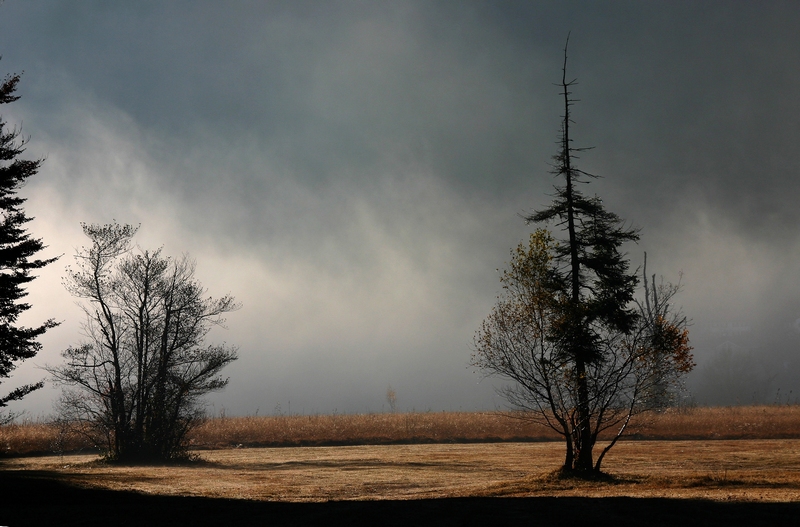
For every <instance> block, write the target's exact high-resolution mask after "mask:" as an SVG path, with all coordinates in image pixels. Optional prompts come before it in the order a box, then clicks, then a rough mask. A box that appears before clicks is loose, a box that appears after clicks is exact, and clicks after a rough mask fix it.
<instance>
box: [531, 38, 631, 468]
mask: <svg viewBox="0 0 800 527" xmlns="http://www.w3.org/2000/svg"><path fill="white" fill-rule="evenodd" d="M567 42H569V40H568V41H567ZM575 83H576V81H575V80H572V81H569V82H568V81H567V48H566V47H565V48H564V66H563V69H562V80H561V87H562V89H563V91H562V93H561V94H562V95H563V96H564V115H563V120H562V123H561V137H560V141H559V144H560V148H559V151H558V154H556V155H555V156H554V157H553V159H554V160H555V163H554V164H553V173H554V174H555V175H556V176H557V177H559V178H561V179H562V181H563V184H561V185H557V186H556V189H555V190H556V193H555V199H554V201H553V203H552V204H551V205H550V206H549V207H548V208H546V209H544V210H541V211H538V212H536V213H534V214H532V215H530V216H528V217H526V218H525V219H526V220H527V221H529V222H537V223H538V222H556V223H557V224H558V225H559V226H561V227H562V228H563V230H565V231H566V234H567V236H566V239H565V240H564V242H563V243H561V244H558V245H557V246H556V247H555V249H554V253H555V254H554V259H555V263H556V266H555V268H554V271H553V273H552V277H551V279H552V280H553V282H554V283H555V284H557V285H558V289H559V290H560V291H561V292H562V295H561V296H562V298H561V300H562V301H561V302H559V304H558V305H559V316H558V317H556V319H555V323H554V324H551V326H550V328H549V332H548V338H549V340H550V341H551V342H554V343H555V344H556V346H557V348H558V349H559V351H560V352H561V353H562V354H564V356H565V357H566V358H568V359H569V360H571V361H572V362H573V363H574V366H575V378H576V389H577V400H578V407H577V408H576V410H577V414H578V430H576V432H577V433H576V437H574V438H573V444H574V448H575V456H576V457H575V460H574V464H573V467H574V468H575V469H576V470H578V471H591V470H592V469H593V460H592V447H593V446H594V442H595V439H596V438H595V437H593V433H592V427H591V423H590V416H591V414H592V408H591V407H592V405H593V404H594V401H593V400H592V398H591V397H590V390H589V382H590V380H589V378H588V377H587V365H589V364H591V363H594V362H598V361H603V360H604V357H603V354H602V351H601V350H602V349H603V347H602V346H601V345H600V343H601V342H602V340H603V338H604V335H606V334H608V333H609V332H611V333H621V334H626V333H629V332H630V331H632V330H633V328H634V327H635V325H636V323H637V320H638V317H639V314H638V313H637V312H636V310H635V309H633V308H632V307H631V304H632V301H633V298H634V292H635V289H636V286H637V283H638V278H637V276H636V275H635V274H634V273H631V272H630V270H629V264H628V261H627V259H626V258H625V255H624V254H623V253H622V252H621V251H620V247H621V245H622V244H623V243H625V242H628V241H636V240H638V239H639V236H638V234H637V232H636V230H635V229H631V228H626V227H625V225H624V223H623V221H622V220H621V219H620V218H619V216H617V215H616V214H614V213H612V212H609V211H607V210H606V209H605V207H604V206H603V203H602V201H601V200H600V198H598V197H596V196H595V197H591V198H589V197H586V196H584V195H583V193H581V191H580V190H579V189H578V188H577V186H578V185H580V184H585V183H587V182H588V179H587V178H594V177H596V176H593V175H591V174H588V173H586V172H584V171H582V170H579V169H578V168H577V167H576V166H575V159H576V153H577V152H580V151H583V150H586V149H585V148H583V149H582V148H574V147H573V146H572V139H571V138H570V135H569V131H570V130H569V126H570V123H571V122H572V121H571V120H570V107H571V106H572V105H573V104H574V102H575V100H574V99H572V98H571V94H572V92H571V91H570V87H571V86H573V85H574V84H575ZM567 466H569V462H568V464H567Z"/></svg>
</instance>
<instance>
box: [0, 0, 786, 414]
mask: <svg viewBox="0 0 800 527" xmlns="http://www.w3.org/2000/svg"><path fill="white" fill-rule="evenodd" d="M798 16H800V15H798V13H797V10H796V8H795V7H794V6H793V5H792V4H791V3H786V4H784V3H777V2H776V3H771V4H768V5H766V6H763V5H762V6H758V7H756V6H754V5H752V4H750V3H747V2H742V3H732V4H731V3H726V4H725V9H721V5H717V4H714V3H703V4H694V3H685V4H676V3H672V2H669V3H667V2H664V3H652V2H651V3H647V4H642V3H630V4H625V3H615V4H606V5H603V4H596V3H585V2H554V3H549V4H548V3H536V4H532V3H529V2H510V1H509V2H502V3H496V2H467V3H458V4H452V3H430V2H411V1H409V2H393V3H381V4H375V3H372V2H329V3H325V4H319V3H313V2H270V3H245V2H243V3H240V4H233V5H225V6H222V5H220V4H219V3H214V2H170V3H169V4H166V5H164V4H161V3H139V4H136V5H135V6H134V5H132V4H130V3H127V2H126V3H122V2H120V3H113V2H111V3H109V2H82V3H80V4H75V3H72V2H36V1H31V2H24V3H23V2H13V1H11V0H9V1H7V2H5V3H4V4H3V5H2V6H0V52H1V53H2V54H3V60H2V62H0V71H21V70H25V75H24V77H23V81H22V84H21V85H20V92H21V95H22V96H23V98H22V99H21V100H20V101H18V102H17V103H14V104H13V105H7V107H6V108H4V109H3V111H4V112H5V113H4V117H5V118H6V119H7V120H8V121H9V122H11V123H18V122H22V123H23V124H24V130H25V132H26V133H27V134H31V136H32V139H31V142H30V144H29V149H28V154H29V155H30V156H33V157H36V156H45V157H46V158H47V159H46V162H45V164H44V166H43V169H42V171H41V173H40V174H39V175H38V176H37V177H36V178H35V179H34V180H32V181H31V182H30V184H29V186H28V188H26V195H27V196H28V197H29V203H28V206H27V210H28V211H29V212H30V213H31V214H32V215H34V216H36V220H35V221H34V222H33V223H32V224H31V230H32V232H33V233H34V234H35V235H36V236H41V237H42V238H44V240H45V242H46V243H47V244H48V245H49V246H50V247H49V249H48V251H50V253H52V254H62V253H63V254H64V257H62V259H61V260H60V261H59V262H58V263H56V264H54V265H52V266H50V267H49V268H48V269H45V270H43V271H42V273H41V278H40V279H39V280H37V281H36V282H35V283H34V284H33V286H32V287H31V300H32V303H33V305H34V306H35V308H34V310H32V312H31V313H30V316H31V317H32V318H31V320H32V321H35V320H40V319H42V318H46V317H49V316H55V317H56V318H59V319H62V320H64V324H63V325H62V326H61V327H60V328H58V329H55V330H53V331H52V332H51V333H50V334H48V335H47V336H46V337H45V339H43V342H44V343H45V351H44V352H43V354H42V356H41V357H40V358H37V359H36V360H35V361H34V362H35V363H44V362H53V361H57V360H58V352H59V351H60V349H62V348H63V347H65V346H66V345H69V344H71V343H74V342H76V341H77V340H78V339H79V338H80V336H79V325H80V312H79V310H78V309H77V307H76V306H74V304H73V303H72V299H70V298H69V296H68V295H67V294H66V292H65V291H64V290H63V288H62V287H61V285H60V276H61V275H62V274H63V268H64V266H65V265H66V264H68V263H69V262H70V261H71V255H72V254H73V253H74V248H75V247H76V246H79V245H80V244H82V243H83V240H82V234H81V231H80V226H79V222H80V221H88V222H99V223H104V222H109V221H111V220H112V219H116V220H117V221H120V222H127V223H141V224H142V227H141V230H140V232H139V234H138V235H137V241H138V243H140V245H142V246H143V247H148V248H152V247H158V246H161V245H163V246H164V250H165V252H166V253H167V254H174V255H178V254H180V253H183V252H186V253H189V254H191V255H192V256H194V257H195V258H196V259H197V262H198V267H197V269H198V274H199V276H200V278H201V280H202V281H203V283H204V284H205V285H206V286H207V287H208V288H209V292H210V294H213V295H222V294H225V293H228V292H230V293H232V294H233V295H234V296H236V297H237V298H238V299H240V300H241V301H242V303H243V308H242V309H241V310H240V311H238V312H236V313H232V314H231V315H230V317H229V320H228V326H229V329H228V330H221V329H220V330H218V331H215V332H214V333H213V338H215V339H224V340H226V341H227V342H229V343H231V344H236V345H239V346H240V348H241V359H240V360H239V361H238V362H237V363H235V364H234V365H232V366H231V367H230V369H229V375H230V376H231V384H230V386H229V387H228V388H227V389H226V391H225V392H223V393H221V394H219V395H215V396H214V397H213V398H212V402H213V403H214V405H215V408H219V406H221V405H224V406H225V407H226V408H228V410H230V411H234V412H238V413H244V412H253V411H255V409H256V408H260V411H261V412H262V413H263V412H267V411H271V409H272V408H273V407H274V406H275V405H276V404H278V403H280V404H281V405H282V408H283V410H284V411H286V410H287V409H288V408H287V407H286V406H287V405H288V404H289V401H291V410H292V411H301V410H303V411H312V412H313V411H332V410H333V409H337V410H338V411H365V410H380V408H381V406H382V405H383V403H384V393H385V389H386V385H387V384H392V386H393V387H394V388H395V389H396V390H397V393H398V405H399V407H401V408H406V407H408V408H411V407H414V408H417V409H427V408H433V409H438V408H444V409H447V408H454V409H458V408H464V409H471V408H486V407H494V406H495V405H496V404H501V403H500V401H499V400H498V399H497V398H496V397H495V396H494V395H493V393H492V389H491V381H483V382H481V383H480V384H478V381H479V376H478V375H475V374H473V372H472V370H471V368H469V367H468V362H469V356H470V343H471V339H472V334H473V331H474V330H475V329H476V328H477V327H478V325H479V323H480V321H481V320H482V318H483V317H484V316H486V315H487V314H488V312H489V310H490V308H491V306H492V304H493V302H494V297H495V294H496V293H497V290H498V289H499V282H498V280H497V274H496V272H495V269H496V268H498V267H502V265H503V264H504V262H505V261H507V260H508V251H509V249H510V248H511V247H513V246H514V245H516V244H517V243H518V242H519V241H521V240H523V239H525V238H526V237H527V233H528V232H530V230H531V228H532V227H531V226H526V225H524V222H522V220H521V219H520V217H519V215H518V214H519V213H524V212H527V211H530V210H532V209H537V208H541V207H542V206H544V205H546V204H547V202H548V201H549V199H550V198H549V197H548V193H549V192H550V190H551V188H552V184H553V180H552V177H551V175H550V174H548V172H547V171H548V165H547V163H548V161H549V159H550V156H551V155H552V154H553V153H554V152H555V148H556V147H555V144H554V141H555V140H556V138H557V129H558V126H559V115H560V113H561V108H560V106H559V103H560V99H559V96H558V88H557V87H555V86H553V84H552V83H553V82H556V81H558V80H559V78H560V74H561V70H560V68H561V65H562V60H563V55H562V49H563V44H564V39H565V37H566V34H567V32H568V31H570V30H572V37H571V44H570V62H569V73H568V75H569V76H571V77H578V78H579V80H580V84H578V85H577V86H576V87H575V92H576V93H575V94H576V97H577V98H579V99H581V102H580V103H579V104H578V105H577V106H576V107H575V108H574V117H575V120H576V124H575V127H574V132H575V138H576V141H577V142H578V143H579V144H581V145H588V146H592V145H594V146H596V147H597V148H596V149H595V150H593V151H590V152H587V153H586V154H585V155H584V156H583V159H581V167H582V168H584V169H586V170H588V171H590V172H593V173H597V174H599V175H602V176H604V178H603V179H599V180H596V181H593V182H592V183H591V185H590V187H588V189H587V191H588V192H590V193H594V192H596V193H598V194H599V195H601V196H602V197H603V198H604V200H605V202H606V203H607V205H608V207H609V208H610V209H611V210H614V211H615V212H617V213H619V214H620V215H621V216H622V217H624V218H626V219H628V220H629V221H631V222H632V223H633V224H634V225H637V226H639V227H641V228H642V241H641V242H640V244H639V245H638V246H632V247H630V248H629V252H630V255H631V258H632V260H633V262H634V263H635V264H637V265H638V264H639V263H640V262H641V253H642V252H643V251H647V252H648V256H649V257H648V264H649V270H650V271H651V272H655V273H658V274H664V275H665V276H666V277H667V278H668V279H670V280H676V279H677V277H678V273H679V272H680V271H683V273H684V274H683V277H684V278H683V280H684V284H685V292H684V294H683V295H682V297H681V301H682V302H683V304H684V306H685V311H686V314H687V315H688V316H689V317H690V318H692V319H694V320H695V322H696V324H695V326H694V328H693V332H694V334H695V335H696V340H695V342H696V346H697V354H698V357H699V358H700V359H701V361H704V360H710V358H712V357H713V356H714V354H715V353H716V346H717V345H718V343H717V342H716V341H715V340H714V337H713V335H711V333H710V331H708V328H709V327H710V326H711V325H713V324H718V323H725V322H727V321H730V320H748V321H752V325H753V327H754V328H755V329H754V331H756V330H758V331H761V332H762V333H767V334H772V335H773V336H771V337H769V338H767V337H764V338H763V339H762V341H763V342H767V341H769V342H770V344H769V346H768V347H769V348H770V349H774V350H777V351H775V352H774V356H775V357H778V356H780V357H781V360H782V361H783V360H784V358H785V357H787V356H790V355H791V354H792V353H794V352H795V351H796V350H797V345H798V341H797V339H795V338H794V334H793V333H792V334H788V333H787V334H784V333H782V332H781V331H782V330H773V329H771V328H772V326H773V325H776V324H777V326H780V327H783V326H782V324H783V325H784V326H785V325H786V324H784V322H785V321H786V320H789V321H790V322H791V321H792V320H793V319H792V317H796V316H800V305H798V303H797V300H796V299H797V298H798V294H800V291H798V288H800V287H799V286H797V285H795V283H794V281H792V280H791V278H790V277H792V276H794V275H795V274H796V273H797V271H796V265H795V262H796V261H797V256H800V254H799V253H800V239H798V235H797V234H796V233H797V227H798V224H799V223H800V213H798V210H799V209H798V208H797V207H796V206H795V203H796V202H797V201H798V198H800V179H798V178H796V177H794V174H795V173H796V172H797V169H798V161H797V159H796V156H795V154H794V150H795V149H796V144H797V140H798V137H799V136H800V127H798V124H797V120H796V119H795V118H794V117H793V116H794V115H796V114H797V113H798V110H800V108H798V104H800V100H798V97H797V95H796V94H797V93H800V90H798V88H800V74H798V71H800V68H798V67H797V66H798V63H800V37H799V36H798V34H797V31H796V27H797V22H798V20H797V18H798ZM145 35H146V37H145ZM784 319H785V320H784ZM790 319H791V320H790ZM748 323H749V322H748ZM775 335H777V336H775ZM792 339H794V340H792ZM756 340H758V339H756ZM759 353H762V352H759ZM763 353H772V352H771V351H763ZM776 360H777V359H776ZM792 368H795V369H794V370H792V371H800V365H797V366H792ZM789 369H790V370H791V368H789ZM37 376H41V372H39V371H37V370H36V369H35V368H33V365H32V364H25V365H24V366H23V367H22V368H21V369H20V371H19V374H18V375H17V376H16V377H15V378H16V379H19V380H20V382H22V381H23V380H27V379H33V378H37ZM782 382H783V381H782ZM784 389H786V388H784ZM53 395H54V392H53V391H52V390H49V389H48V390H47V391H46V392H44V391H43V392H42V393H40V394H34V395H32V396H31V397H30V398H29V399H28V400H27V401H26V402H25V404H26V405H27V406H28V407H29V408H31V409H32V410H33V411H35V412H46V411H48V408H49V401H50V399H52V397H53Z"/></svg>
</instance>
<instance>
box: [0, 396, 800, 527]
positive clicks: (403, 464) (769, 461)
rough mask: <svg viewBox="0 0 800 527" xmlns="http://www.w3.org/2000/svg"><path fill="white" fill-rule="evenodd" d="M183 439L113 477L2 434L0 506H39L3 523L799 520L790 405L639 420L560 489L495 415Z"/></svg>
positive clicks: (432, 415) (206, 426)
mask: <svg viewBox="0 0 800 527" xmlns="http://www.w3.org/2000/svg"><path fill="white" fill-rule="evenodd" d="M190 439H191V442H192V448H193V451H192V453H193V455H194V456H195V457H196V459H195V460H194V461H192V462H186V463H182V464H178V465H175V464H171V465H149V466H121V465H111V464H107V463H105V462H102V461H101V460H100V458H99V457H98V455H97V450H96V449H95V448H94V447H93V446H92V445H88V444H85V443H82V442H81V439H80V438H79V437H74V436H68V437H67V436H65V435H64V434H62V433H61V431H60V430H59V427H57V426H55V425H53V424H48V423H43V422H22V423H18V424H13V425H8V426H4V427H0V445H2V447H3V449H4V450H5V453H6V455H5V456H3V458H0V468H1V469H0V492H3V493H4V496H6V498H7V499H8V500H9V503H11V502H14V500H15V499H17V498H15V496H18V497H19V500H20V501H22V500H24V497H25V496H26V495H29V494H30V493H36V494H37V495H39V496H41V497H42V498H43V499H44V502H45V503H47V506H45V507H39V508H35V509H31V510H27V511H26V510H24V509H20V508H13V507H12V508H6V509H5V510H3V511H0V523H3V524H4V525H7V524H14V523H20V524H21V523H28V524H36V523H41V524H49V523H53V522H56V523H59V524H62V525H73V524H74V525H107V524H108V523H109V522H111V523H115V524H118V525H128V524H130V525H133V524H136V525H140V524H141V523H142V522H145V523H164V522H165V521H167V520H170V521H173V520H174V521H175V522H177V523H186V522H191V523H192V524H193V525H216V524H219V523H220V522H223V523H226V522H227V523H230V522H231V521H235V522H236V523H237V524H241V525H248V524H252V525H260V524H263V522H265V521H267V520H269V521H270V522H272V523H273V524H288V525H295V524H297V525H301V524H309V523H311V524H313V523H318V522H320V521H322V520H324V519H326V518H329V517H330V516H331V515H336V516H337V517H340V518H343V519H345V520H347V521H350V522H351V524H354V525H366V524H374V523H375V522H376V521H380V522H381V523H382V524H385V525H407V524H409V523H413V524H420V523H422V524H436V525H451V524H452V525H462V524H466V523H472V522H473V521H474V520H475V518H477V517H483V518H485V521H487V522H489V523H490V524H491V523H496V522H498V521H504V522H512V521H514V522H516V521H526V522H529V521H534V520H535V521H536V522H538V523H537V524H541V525H550V524H563V523H564V521H565V514H567V517H569V518H572V519H575V518H579V517H583V518H593V519H595V520H597V519H598V517H602V519H603V521H601V522H600V523H603V522H606V521H612V520H613V521H614V522H615V523H619V522H622V523H625V522H626V521H628V520H630V518H631V517H632V515H634V516H635V515H639V517H640V518H642V517H647V518H648V523H649V524H651V525H672V524H676V523H686V524H701V523H702V524H704V525H731V524H740V523H741V522H745V521H750V520H754V519H758V520H759V521H765V522H767V523H770V524H772V525H781V524H791V522H792V521H794V519H796V517H797V516H798V514H800V407H798V406H759V407H730V408H689V409H676V410H670V411H667V412H663V413H660V414H654V415H651V416H649V417H648V418H647V419H646V420H642V421H640V422H639V423H638V424H637V425H636V426H635V427H634V428H632V429H631V435H630V436H629V437H628V439H627V440H624V441H621V442H620V443H618V444H617V446H615V447H614V449H613V450H612V451H611V452H610V453H609V455H608V456H607V457H606V460H605V461H604V470H605V471H606V472H607V473H608V474H610V477H609V478H608V479H604V480H599V481H582V480H574V479H563V478H559V477H557V476H556V473H555V471H556V470H557V469H558V467H559V466H560V465H561V463H562V462H563V458H562V456H563V444H562V443H561V441H560V440H559V437H558V436H557V435H556V434H555V433H553V432H552V431H549V430H547V429H545V428H542V427H540V426H536V425H533V424H531V423H530V422H528V421H525V420H522V419H519V418H516V417H515V416H512V415H509V414H504V413H488V412H487V413H449V412H427V413H411V414H402V413H398V414H366V415H313V416H298V415H295V416H286V415H283V416H268V417H267V416H265V417H255V416H252V417H215V418H210V419H207V420H205V421H204V422H203V423H202V424H201V426H199V427H198V428H197V429H196V430H195V431H194V432H193V434H192V436H191V438H190ZM598 446H599V447H602V444H601V445H598ZM509 498H514V499H513V500H509ZM87 510H88V511H91V516H90V517H87V512H86V511H87ZM162 510H169V511H170V513H169V514H170V515H172V516H170V517H169V518H166V517H165V516H164V515H163V513H161V512H158V511H162ZM120 511H128V512H126V513H125V514H124V515H122V516H121V515H120ZM598 514H599V515H600V516H598ZM173 517H174V518H173ZM87 518H89V519H87ZM421 518H422V519H425V521H421ZM34 520H35V521H34ZM31 522H33V523H31ZM126 522H129V523H126ZM787 522H789V523H787ZM595 523H597V521H595Z"/></svg>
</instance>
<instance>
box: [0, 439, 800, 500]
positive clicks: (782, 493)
mask: <svg viewBox="0 0 800 527" xmlns="http://www.w3.org/2000/svg"><path fill="white" fill-rule="evenodd" d="M199 454H200V456H201V457H202V459H203V460H204V462H199V463H195V464H187V465H181V466H146V467H142V466H136V467H130V466H114V465H107V464H103V463H98V462H97V461H95V459H96V458H95V457H94V456H90V455H72V456H63V457H60V456H44V457H23V458H12V459H6V460H3V461H2V463H1V466H2V467H3V468H4V469H6V470H32V471H38V472H36V473H35V474H38V475H39V476H37V477H41V475H42V474H48V476H47V477H54V478H57V479H61V480H65V481H68V482H70V483H72V484H76V485H79V486H82V487H88V488H103V489H117V490H123V489H125V490H135V491H139V492H143V493H150V494H165V495H181V496H207V497H226V498H239V499H249V500H269V501H298V502H314V501H328V500H383V499H421V498H445V497H491V496H508V497H530V496H582V497H611V496H630V497H664V498H702V499H711V500H738V501H761V502H768V501H773V502H792V501H800V440H796V439H790V440H786V439H782V440H735V441H728V440H717V441H628V442H624V443H621V444H619V445H618V446H617V447H615V449H614V450H612V451H611V453H610V454H609V456H608V457H607V460H606V463H605V470H606V471H608V472H609V473H611V474H612V475H613V476H614V479H613V480H611V481H580V480H564V479H559V478H555V477H553V476H552V474H553V470H554V469H556V468H558V466H559V465H560V464H561V462H562V461H563V459H562V456H563V446H562V445H561V444H560V443H554V442H543V443H483V444H449V445H444V444H431V445H380V446H350V447H315V448H307V447H301V448H252V449H226V450H212V451H202V452H200V453H199Z"/></svg>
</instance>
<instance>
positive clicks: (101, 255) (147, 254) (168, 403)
mask: <svg viewBox="0 0 800 527" xmlns="http://www.w3.org/2000/svg"><path fill="white" fill-rule="evenodd" d="M136 230H137V228H134V227H132V226H130V225H118V224H116V223H115V224H110V225H103V226H100V225H86V224H84V225H83V231H84V233H85V234H86V236H87V237H88V238H89V240H90V242H91V244H90V246H89V247H88V248H82V249H81V250H80V251H79V252H78V254H77V255H76V256H75V259H76V264H77V265H76V267H75V268H69V269H68V271H67V276H66V278H65V280H64V282H65V286H66V288H67V289H68V290H69V292H70V293H72V295H73V296H75V297H77V298H80V299H83V300H84V301H85V304H84V305H83V309H84V312H85V313H86V322H85V323H84V334H85V337H86V340H85V341H84V342H83V343H81V344H80V345H78V346H75V347H70V348H68V349H66V350H65V351H64V352H63V353H62V355H63V357H64V359H65V361H66V362H65V364H63V365H60V366H48V367H47V370H48V371H49V372H50V374H51V375H52V377H53V379H54V380H55V381H56V382H57V383H59V384H62V385H64V386H65V389H64V393H63V396H62V398H61V400H60V403H59V406H60V413H61V418H62V420H63V421H65V422H68V423H74V424H78V425H80V427H79V429H80V430H81V431H82V432H83V433H87V434H89V435H91V436H93V438H94V439H95V441H97V442H99V444H104V445H105V446H106V447H107V451H108V457H109V458H110V459H113V460H118V461H126V462H128V461H138V460H149V459H161V460H166V459H172V458H176V457H181V456H183V455H184V454H185V444H184V439H185V437H186V433H187V432H188V431H189V429H190V428H191V427H192V426H193V425H194V424H195V423H196V422H197V420H198V418H199V417H200V416H201V414H202V402H201V398H202V396H203V395H205V394H207V393H208V392H211V391H213V390H218V389H220V388H222V387H224V386H225V385H226V384H227V382H228V380H227V379H224V378H222V377H220V376H219V373H220V371H221V370H222V368H224V367H225V366H226V365H227V364H229V363H230V362H232V361H234V360H235V359H236V350H235V348H231V347H228V346H226V345H224V344H223V345H206V344H205V343H204V340H205V337H206V336H207V334H208V332H209V330H210V329H211V327H212V326H214V325H220V324H222V323H223V322H224V319H223V318H222V315H223V314H224V313H227V312H230V311H232V310H234V309H237V307H238V306H237V304H236V302H235V301H234V299H233V297H231V296H229V295H228V296H224V297H222V298H218V299H214V298H211V297H206V296H205V295H206V291H205V289H204V288H203V287H202V286H201V285H200V283H199V282H198V281H197V279H196V278H195V276H194V273H195V264H194V262H193V261H192V260H190V259H189V258H188V257H186V256H183V257H182V258H179V259H172V258H168V257H165V256H163V255H162V254H161V250H160V249H159V250H156V251H147V250H139V249H136V250H133V249H131V239H132V237H133V235H134V234H135V233H136Z"/></svg>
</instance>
